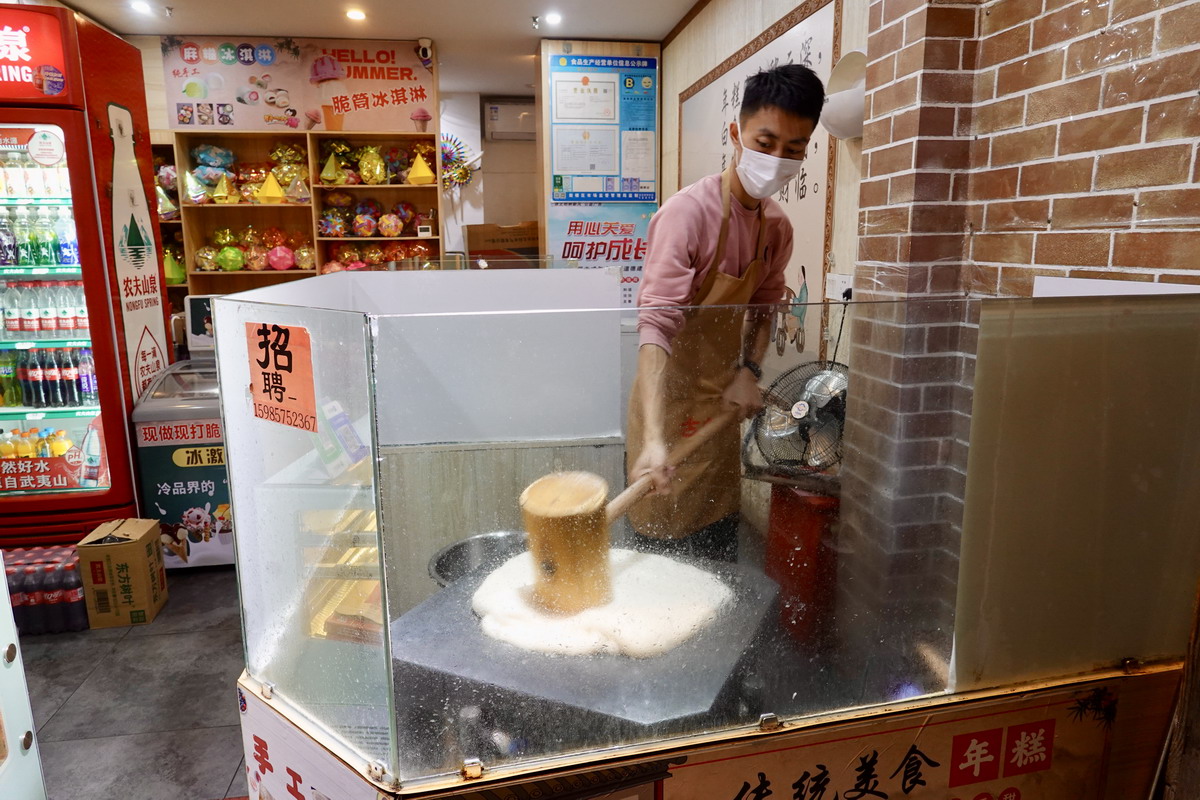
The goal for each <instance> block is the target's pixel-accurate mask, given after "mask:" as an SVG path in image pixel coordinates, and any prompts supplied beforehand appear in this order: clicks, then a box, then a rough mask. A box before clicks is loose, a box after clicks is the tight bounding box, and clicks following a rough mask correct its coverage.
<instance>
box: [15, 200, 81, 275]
mask: <svg viewBox="0 0 1200 800" xmlns="http://www.w3.org/2000/svg"><path fill="white" fill-rule="evenodd" d="M54 231H55V233H57V234H58V263H59V264H64V265H69V266H74V265H76V264H78V263H79V237H78V236H77V235H76V233H75V218H74V217H73V216H71V209H70V208H68V207H67V206H63V207H62V208H60V209H59V210H58V221H57V222H55V223H54ZM3 236H4V231H3V228H0V239H2V238H3ZM0 246H2V245H0Z"/></svg>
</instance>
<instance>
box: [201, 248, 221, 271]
mask: <svg viewBox="0 0 1200 800" xmlns="http://www.w3.org/2000/svg"><path fill="white" fill-rule="evenodd" d="M217 269H219V267H218V266H217V248H215V247H213V246H212V245H205V246H204V247H201V248H200V249H199V250H197V251H196V270H197V271H199V272H215V271H216V270H217Z"/></svg>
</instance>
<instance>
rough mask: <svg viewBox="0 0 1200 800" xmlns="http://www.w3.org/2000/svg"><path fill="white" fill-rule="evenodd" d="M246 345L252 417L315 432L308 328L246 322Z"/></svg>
mask: <svg viewBox="0 0 1200 800" xmlns="http://www.w3.org/2000/svg"><path fill="white" fill-rule="evenodd" d="M246 344H247V352H248V354H249V355H248V357H249V360H250V399H251V402H252V403H253V404H254V416H256V417H258V418H259V419H265V420H268V421H270V422H277V423H279V424H280V425H288V426H290V427H293V428H299V429H300V430H302V431H308V432H309V433H316V432H317V402H316V392H315V390H314V388H313V368H312V340H311V338H310V337H309V335H308V329H307V328H301V327H299V326H297V325H270V324H267V323H265V322H247V323H246Z"/></svg>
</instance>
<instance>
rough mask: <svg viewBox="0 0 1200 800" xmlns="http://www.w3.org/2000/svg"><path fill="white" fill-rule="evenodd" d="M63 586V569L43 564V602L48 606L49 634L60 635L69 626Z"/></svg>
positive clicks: (47, 621) (55, 565) (47, 628)
mask: <svg viewBox="0 0 1200 800" xmlns="http://www.w3.org/2000/svg"><path fill="white" fill-rule="evenodd" d="M62 584H63V581H62V568H61V567H60V566H59V565H57V564H43V565H42V602H43V603H44V604H45V606H46V632H47V633H60V632H61V631H63V630H64V629H65V628H66V626H67V619H66V611H67V609H66V606H64V605H63V585H62Z"/></svg>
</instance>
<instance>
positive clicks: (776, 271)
mask: <svg viewBox="0 0 1200 800" xmlns="http://www.w3.org/2000/svg"><path fill="white" fill-rule="evenodd" d="M762 202H763V221H764V223H765V224H766V226H767V240H766V254H765V258H764V264H763V268H762V269H760V270H759V274H758V285H757V286H756V287H755V289H754V292H753V294H752V295H751V297H750V302H751V303H752V304H760V303H764V304H765V303H775V302H778V301H779V299H780V298H781V297H782V296H783V287H784V276H783V269H784V267H785V266H787V263H788V259H790V258H791V256H792V223H791V222H790V221H788V218H787V217H786V216H784V213H783V209H782V208H781V207H780V206H779V204H778V203H777V202H775V201H774V200H773V199H771V198H767V199H766V200H763V201H762ZM720 234H721V176H720V174H717V175H709V176H708V177H707V178H701V179H700V180H698V181H696V182H695V183H693V184H692V185H691V186H687V187H684V188H683V189H680V190H679V191H678V192H677V193H676V194H674V195H673V196H672V197H670V198H669V199H668V200H667V202H665V203H663V205H662V208H661V209H659V210H658V213H656V214H655V215H654V216H653V217H652V218H651V219H650V232H649V237H648V241H647V244H646V259H645V262H644V266H643V271H642V282H641V287H640V289H639V291H638V306H640V307H642V308H646V309H647V310H645V311H642V312H641V313H640V314H639V315H638V334H639V342H640V344H656V345H659V346H660V347H662V348H663V349H664V350H666V351H667V352H668V353H670V352H671V342H672V341H673V340H674V338H675V334H677V333H678V332H679V329H680V328H681V327H682V326H683V311H682V310H677V309H674V308H661V309H659V308H654V309H651V307H654V306H687V305H691V303H692V302H693V301H694V300H695V298H696V293H697V292H699V291H700V287H701V285H702V284H703V283H704V278H705V276H707V275H708V270H709V267H710V265H711V264H712V260H713V256H714V255H716V252H717V239H718V238H719V237H720ZM756 244H758V212H757V211H754V210H750V209H748V208H745V207H744V206H743V205H742V204H741V203H739V202H738V201H737V198H733V199H731V202H730V208H729V234H728V237H727V239H726V242H725V255H724V256H723V257H722V259H721V263H720V264H719V265H718V268H719V269H720V270H721V272H723V273H725V274H726V275H732V276H734V277H737V278H740V277H741V276H742V273H743V272H744V271H745V269H746V267H748V266H749V265H750V262H751V261H752V260H753V259H754V255H755V252H754V248H755V245H756Z"/></svg>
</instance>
